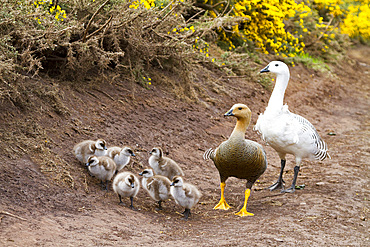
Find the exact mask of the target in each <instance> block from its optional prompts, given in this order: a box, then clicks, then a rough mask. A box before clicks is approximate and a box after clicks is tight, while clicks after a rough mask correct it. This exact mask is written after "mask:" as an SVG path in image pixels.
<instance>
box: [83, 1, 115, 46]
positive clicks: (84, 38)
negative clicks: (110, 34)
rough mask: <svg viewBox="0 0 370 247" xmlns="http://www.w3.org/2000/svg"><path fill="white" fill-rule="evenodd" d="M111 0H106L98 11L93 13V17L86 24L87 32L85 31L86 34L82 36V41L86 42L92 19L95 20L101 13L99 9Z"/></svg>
mask: <svg viewBox="0 0 370 247" xmlns="http://www.w3.org/2000/svg"><path fill="white" fill-rule="evenodd" d="M109 1H110V0H107V1H105V2H104V3H103V4H102V5H101V6H100V7H99V8H98V10H97V11H95V13H94V14H93V16H92V17H91V19H90V21H89V23H87V26H86V29H85V32H84V36H83V38H82V42H85V40H86V35H87V31H88V30H89V28H90V26H91V23H92V21H93V20H94V18H95V16H96V15H97V14H98V13H99V11H100V10H101V9H102V8H103V7H104V6H105V5H106V4H107V3H109Z"/></svg>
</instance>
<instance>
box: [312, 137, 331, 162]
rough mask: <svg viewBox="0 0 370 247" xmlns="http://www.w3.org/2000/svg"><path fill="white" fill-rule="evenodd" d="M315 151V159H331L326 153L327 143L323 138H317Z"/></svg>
mask: <svg viewBox="0 0 370 247" xmlns="http://www.w3.org/2000/svg"><path fill="white" fill-rule="evenodd" d="M316 145H317V151H316V153H315V159H317V160H324V159H325V158H326V157H328V158H329V159H331V157H330V155H329V153H328V145H326V143H325V142H324V141H323V140H321V139H320V140H319V141H318V142H317V143H316Z"/></svg>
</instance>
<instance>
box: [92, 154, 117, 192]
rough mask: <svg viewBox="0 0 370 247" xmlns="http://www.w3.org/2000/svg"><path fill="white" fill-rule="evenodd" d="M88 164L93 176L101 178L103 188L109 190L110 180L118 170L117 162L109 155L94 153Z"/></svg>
mask: <svg viewBox="0 0 370 247" xmlns="http://www.w3.org/2000/svg"><path fill="white" fill-rule="evenodd" d="M86 166H87V167H88V169H89V172H90V174H91V175H92V176H94V177H96V178H98V179H99V180H101V183H102V186H103V189H105V190H108V182H109V181H110V180H111V179H112V177H113V175H114V173H115V172H116V163H114V161H113V160H112V159H111V158H109V157H106V156H99V157H98V156H95V155H93V156H90V157H89V159H88V160H87V163H86ZM104 182H105V188H104Z"/></svg>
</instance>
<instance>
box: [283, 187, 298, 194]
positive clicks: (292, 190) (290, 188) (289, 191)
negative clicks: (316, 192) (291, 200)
mask: <svg viewBox="0 0 370 247" xmlns="http://www.w3.org/2000/svg"><path fill="white" fill-rule="evenodd" d="M294 187H295V186H294ZM294 187H293V186H292V187H289V188H288V189H286V190H281V193H293V192H294V191H295V188H294Z"/></svg>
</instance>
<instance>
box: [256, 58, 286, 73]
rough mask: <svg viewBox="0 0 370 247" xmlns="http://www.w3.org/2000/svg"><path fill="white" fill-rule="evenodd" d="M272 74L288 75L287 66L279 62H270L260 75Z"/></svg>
mask: <svg viewBox="0 0 370 247" xmlns="http://www.w3.org/2000/svg"><path fill="white" fill-rule="evenodd" d="M266 72H272V73H274V74H277V75H289V68H288V66H287V65H286V64H285V63H283V62H281V61H272V62H270V63H269V64H268V65H267V66H266V67H265V68H264V69H262V70H261V71H260V73H266Z"/></svg>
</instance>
